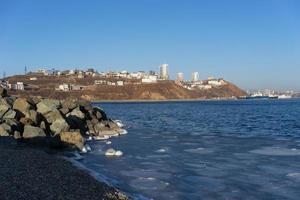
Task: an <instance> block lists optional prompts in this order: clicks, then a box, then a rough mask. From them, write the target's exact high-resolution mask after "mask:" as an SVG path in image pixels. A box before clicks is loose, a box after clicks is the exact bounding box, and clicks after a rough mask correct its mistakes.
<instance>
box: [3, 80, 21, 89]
mask: <svg viewBox="0 0 300 200" xmlns="http://www.w3.org/2000/svg"><path fill="white" fill-rule="evenodd" d="M0 86H1V87H3V88H6V89H9V90H24V88H25V87H24V83H23V82H17V83H15V84H12V83H9V82H8V81H4V80H2V81H1V83H0Z"/></svg>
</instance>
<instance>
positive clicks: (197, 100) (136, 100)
mask: <svg viewBox="0 0 300 200" xmlns="http://www.w3.org/2000/svg"><path fill="white" fill-rule="evenodd" d="M293 99H300V97H299V98H296V97H293V98H290V99H234V98H220V99H217V98H216V99H162V100H151V99H149V100H148V99H145V100H143V99H128V100H91V103H167V102H205V101H249V100H250V101H253V100H254V101H265V100H267V101H270V100H273V101H274V100H275V101H278V100H279V101H280V100H293Z"/></svg>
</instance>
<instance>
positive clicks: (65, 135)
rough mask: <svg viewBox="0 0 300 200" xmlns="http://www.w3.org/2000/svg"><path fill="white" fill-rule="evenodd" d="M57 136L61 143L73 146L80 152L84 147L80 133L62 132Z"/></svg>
mask: <svg viewBox="0 0 300 200" xmlns="http://www.w3.org/2000/svg"><path fill="white" fill-rule="evenodd" d="M59 136H60V139H61V141H62V142H65V143H67V144H71V145H75V146H76V147H77V148H79V149H80V150H81V149H82V148H83V147H84V139H83V137H82V135H81V134H80V132H62V133H60V135H59Z"/></svg>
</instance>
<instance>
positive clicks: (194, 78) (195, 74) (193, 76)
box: [191, 72, 199, 82]
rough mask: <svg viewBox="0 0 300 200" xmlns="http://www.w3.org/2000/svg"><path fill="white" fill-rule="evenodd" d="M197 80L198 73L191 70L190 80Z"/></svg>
mask: <svg viewBox="0 0 300 200" xmlns="http://www.w3.org/2000/svg"><path fill="white" fill-rule="evenodd" d="M198 80H199V73H198V72H193V73H192V78H191V81H192V82H197V81H198Z"/></svg>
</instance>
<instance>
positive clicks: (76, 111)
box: [67, 107, 85, 119]
mask: <svg viewBox="0 0 300 200" xmlns="http://www.w3.org/2000/svg"><path fill="white" fill-rule="evenodd" d="M67 116H75V117H77V118H79V119H84V118H85V114H84V113H83V112H81V110H80V109H79V107H77V108H75V109H74V110H72V112H70V113H68V114H67Z"/></svg>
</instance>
